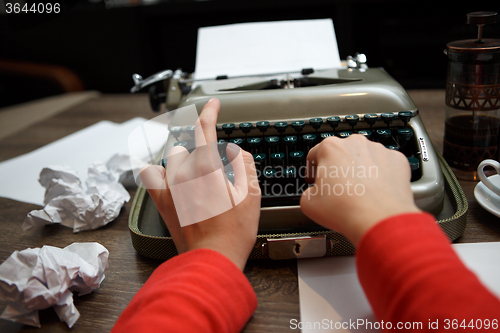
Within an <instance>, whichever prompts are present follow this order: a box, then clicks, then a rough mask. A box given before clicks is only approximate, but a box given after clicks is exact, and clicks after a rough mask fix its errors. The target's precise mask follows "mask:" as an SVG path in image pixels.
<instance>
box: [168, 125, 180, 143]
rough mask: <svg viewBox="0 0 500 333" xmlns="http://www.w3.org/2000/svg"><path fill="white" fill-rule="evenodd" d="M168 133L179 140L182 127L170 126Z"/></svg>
mask: <svg viewBox="0 0 500 333" xmlns="http://www.w3.org/2000/svg"><path fill="white" fill-rule="evenodd" d="M169 130H170V134H172V135H173V136H174V138H175V140H179V137H180V136H181V133H182V127H180V126H174V127H170V129H169Z"/></svg>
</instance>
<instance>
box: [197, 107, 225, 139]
mask: <svg viewBox="0 0 500 333" xmlns="http://www.w3.org/2000/svg"><path fill="white" fill-rule="evenodd" d="M219 110H220V102H219V100H218V99H217V98H211V99H210V100H209V101H208V102H207V104H205V106H204V107H203V109H202V110H201V113H200V115H199V117H198V120H197V121H196V125H195V141H196V147H200V146H205V145H207V143H210V142H217V131H216V129H215V126H216V125H217V117H218V115H219Z"/></svg>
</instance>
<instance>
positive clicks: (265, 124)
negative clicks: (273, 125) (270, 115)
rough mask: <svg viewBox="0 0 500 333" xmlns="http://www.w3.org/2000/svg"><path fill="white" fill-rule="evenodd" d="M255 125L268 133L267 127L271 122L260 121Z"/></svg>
mask: <svg viewBox="0 0 500 333" xmlns="http://www.w3.org/2000/svg"><path fill="white" fill-rule="evenodd" d="M255 126H257V128H258V129H259V131H261V132H262V133H266V132H267V129H268V128H269V122H268V121H258V122H257V123H256V124H255Z"/></svg>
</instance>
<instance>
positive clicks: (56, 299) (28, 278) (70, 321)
mask: <svg viewBox="0 0 500 333" xmlns="http://www.w3.org/2000/svg"><path fill="white" fill-rule="evenodd" d="M108 256H109V252H108V250H107V249H106V248H105V247H104V246H102V245H100V244H98V243H73V244H71V245H69V246H66V247H65V248H64V249H61V248H57V247H53V246H43V247H42V248H34V249H31V248H29V249H26V250H23V251H15V252H14V253H12V254H11V256H10V257H9V258H7V259H6V260H5V261H4V262H3V263H2V264H1V265H0V299H1V300H4V301H7V302H9V303H8V305H7V307H6V309H5V310H4V312H3V313H2V315H1V316H0V317H1V318H3V319H7V320H11V321H15V322H19V323H23V324H26V325H30V326H35V327H40V320H39V316H38V310H42V309H46V308H49V307H54V310H55V311H56V313H57V315H58V316H59V319H61V321H62V322H65V323H66V324H67V325H68V327H70V328H71V327H72V326H73V325H74V324H75V322H76V321H77V320H78V318H79V317H80V313H79V312H78V310H77V309H76V307H75V305H74V303H73V293H72V292H73V291H75V292H78V295H79V296H81V295H85V294H88V293H90V292H91V291H93V290H94V289H97V288H99V286H100V284H101V282H102V280H103V279H104V277H105V276H104V271H105V270H106V269H107V268H108Z"/></svg>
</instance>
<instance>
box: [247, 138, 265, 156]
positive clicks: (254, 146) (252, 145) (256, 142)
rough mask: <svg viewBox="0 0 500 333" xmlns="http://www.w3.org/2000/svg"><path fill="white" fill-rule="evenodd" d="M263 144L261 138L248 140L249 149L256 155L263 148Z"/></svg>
mask: <svg viewBox="0 0 500 333" xmlns="http://www.w3.org/2000/svg"><path fill="white" fill-rule="evenodd" d="M261 143H262V140H261V138H248V140H247V144H248V149H250V151H251V152H252V153H254V154H255V153H257V150H258V149H259V148H260V147H261V146H262V145H261Z"/></svg>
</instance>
